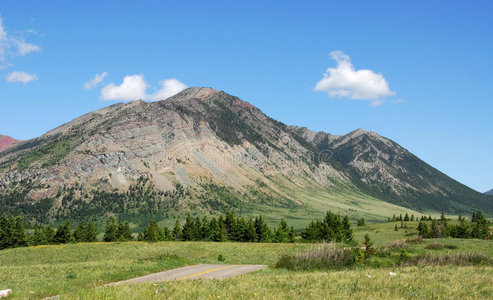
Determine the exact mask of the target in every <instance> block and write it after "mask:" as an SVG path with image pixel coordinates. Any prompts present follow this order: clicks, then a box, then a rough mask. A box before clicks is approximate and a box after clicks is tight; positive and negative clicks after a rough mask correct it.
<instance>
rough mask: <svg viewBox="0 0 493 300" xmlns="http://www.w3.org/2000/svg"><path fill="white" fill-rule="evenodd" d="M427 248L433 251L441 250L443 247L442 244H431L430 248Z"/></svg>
mask: <svg viewBox="0 0 493 300" xmlns="http://www.w3.org/2000/svg"><path fill="white" fill-rule="evenodd" d="M425 248H426V249H431V250H440V249H442V248H443V245H442V244H440V243H432V244H429V245H428V246H426V247H425Z"/></svg>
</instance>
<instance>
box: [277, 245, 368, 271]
mask: <svg viewBox="0 0 493 300" xmlns="http://www.w3.org/2000/svg"><path fill="white" fill-rule="evenodd" d="M360 251H361V250H360V249H358V248H339V249H338V248H336V245H335V244H323V245H321V246H319V247H317V248H315V249H312V250H309V251H307V252H305V253H301V254H298V255H296V256H286V255H284V256H282V257H281V259H280V260H279V261H278V262H277V264H276V268H285V269H289V270H327V269H341V268H347V267H351V266H354V265H355V264H356V263H357V262H358V258H359V257H361V256H362V254H360Z"/></svg>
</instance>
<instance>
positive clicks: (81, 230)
mask: <svg viewBox="0 0 493 300" xmlns="http://www.w3.org/2000/svg"><path fill="white" fill-rule="evenodd" d="M74 239H75V241H76V242H77V243H81V242H85V241H86V224H85V222H84V221H81V222H79V224H77V227H75V230H74Z"/></svg>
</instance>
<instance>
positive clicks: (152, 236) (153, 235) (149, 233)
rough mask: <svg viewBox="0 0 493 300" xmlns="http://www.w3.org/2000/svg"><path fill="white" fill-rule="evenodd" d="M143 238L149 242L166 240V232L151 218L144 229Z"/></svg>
mask: <svg viewBox="0 0 493 300" xmlns="http://www.w3.org/2000/svg"><path fill="white" fill-rule="evenodd" d="M143 240H144V241H147V242H158V241H162V240H164V234H163V232H162V230H161V228H159V226H158V225H157V223H156V221H155V220H151V221H150V222H149V225H147V227H146V229H144V234H143Z"/></svg>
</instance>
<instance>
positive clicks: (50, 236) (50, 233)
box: [43, 225, 56, 244]
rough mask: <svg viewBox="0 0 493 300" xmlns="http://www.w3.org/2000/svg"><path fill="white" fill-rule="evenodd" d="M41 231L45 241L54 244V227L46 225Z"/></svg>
mask: <svg viewBox="0 0 493 300" xmlns="http://www.w3.org/2000/svg"><path fill="white" fill-rule="evenodd" d="M43 232H44V235H45V237H46V243H48V244H55V234H56V231H55V229H53V227H51V226H49V225H48V226H46V227H45V228H44V229H43Z"/></svg>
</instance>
